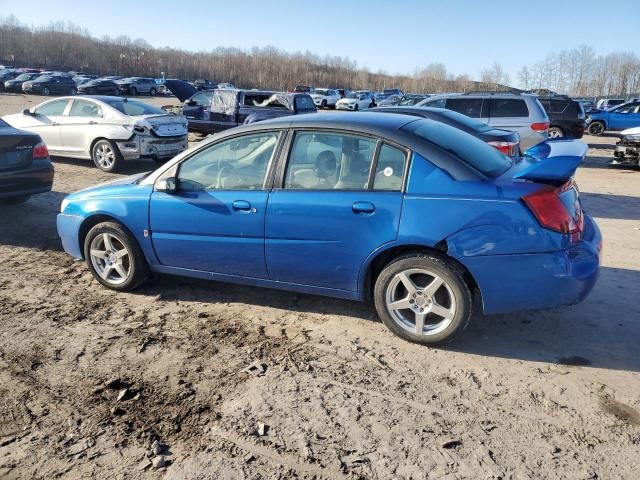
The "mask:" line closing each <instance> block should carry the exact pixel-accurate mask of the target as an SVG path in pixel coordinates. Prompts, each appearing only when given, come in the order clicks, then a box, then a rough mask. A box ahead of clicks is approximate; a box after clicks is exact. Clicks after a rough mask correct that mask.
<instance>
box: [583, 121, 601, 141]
mask: <svg viewBox="0 0 640 480" xmlns="http://www.w3.org/2000/svg"><path fill="white" fill-rule="evenodd" d="M604 130H605V126H604V123H602V122H599V121H596V122H591V123H590V124H589V128H588V129H587V131H588V132H589V134H590V135H595V136H596V137H599V136H600V135H602V134H603V133H604Z"/></svg>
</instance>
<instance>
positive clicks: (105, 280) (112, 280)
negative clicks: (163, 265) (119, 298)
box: [84, 222, 149, 292]
mask: <svg viewBox="0 0 640 480" xmlns="http://www.w3.org/2000/svg"><path fill="white" fill-rule="evenodd" d="M84 258H85V260H86V262H87V266H88V267H89V270H91V273H92V274H93V276H94V278H95V279H96V280H97V281H98V282H100V283H101V284H102V285H104V286H105V287H107V288H110V289H112V290H118V291H121V292H128V291H130V290H133V289H135V288H137V287H139V286H140V285H141V284H142V283H144V281H145V280H146V279H147V276H148V274H149V269H148V267H147V263H146V260H145V258H144V254H143V253H142V250H141V249H140V246H139V245H138V242H136V240H135V238H133V236H132V235H131V234H130V233H129V232H128V231H127V230H126V229H125V228H124V227H123V226H122V225H120V224H117V223H114V222H102V223H99V224H97V225H96V226H94V227H93V228H92V229H91V230H89V233H87V236H86V237H85V239H84Z"/></svg>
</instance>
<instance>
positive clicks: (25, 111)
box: [22, 108, 35, 115]
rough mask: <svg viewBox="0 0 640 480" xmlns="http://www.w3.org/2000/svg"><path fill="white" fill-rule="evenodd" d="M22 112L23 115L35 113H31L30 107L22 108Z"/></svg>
mask: <svg viewBox="0 0 640 480" xmlns="http://www.w3.org/2000/svg"><path fill="white" fill-rule="evenodd" d="M22 114H23V115H35V113H33V112H32V111H31V109H30V108H25V109H24V110H22Z"/></svg>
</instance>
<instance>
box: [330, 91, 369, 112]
mask: <svg viewBox="0 0 640 480" xmlns="http://www.w3.org/2000/svg"><path fill="white" fill-rule="evenodd" d="M373 103H374V100H373V96H372V95H371V93H370V92H352V93H350V94H349V95H347V96H346V97H344V98H341V99H340V100H338V102H337V103H336V109H338V110H353V111H357V110H363V109H365V108H371V107H372V106H373Z"/></svg>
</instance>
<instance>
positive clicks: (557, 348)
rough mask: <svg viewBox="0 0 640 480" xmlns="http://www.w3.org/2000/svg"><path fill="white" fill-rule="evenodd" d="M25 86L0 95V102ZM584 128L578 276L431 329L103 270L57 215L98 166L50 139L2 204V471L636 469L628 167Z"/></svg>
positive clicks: (175, 473) (453, 474) (638, 317)
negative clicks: (519, 308)
mask: <svg viewBox="0 0 640 480" xmlns="http://www.w3.org/2000/svg"><path fill="white" fill-rule="evenodd" d="M40 101H42V98H41V97H25V96H22V95H0V115H4V114H8V113H14V112H17V111H19V110H20V109H22V108H25V107H30V106H33V105H36V104H37V103H39V102H40ZM172 101H173V102H175V100H168V101H167V100H166V99H154V100H153V102H154V103H156V104H166V103H172ZM585 141H587V142H588V143H589V144H590V146H591V148H590V151H589V157H588V159H587V160H586V162H585V164H584V165H583V166H582V167H581V168H580V169H579V171H578V174H577V180H578V183H579V186H580V188H581V191H582V201H583V204H584V206H585V209H586V210H587V211H588V212H589V213H590V214H591V215H593V216H594V217H595V218H596V219H597V222H598V224H599V225H600V228H601V229H602V232H603V235H604V239H605V247H604V258H603V263H602V273H601V278H600V280H599V282H598V284H597V286H596V287H595V289H594V291H593V293H592V294H591V296H590V297H589V298H588V299H587V300H586V301H584V302H583V303H582V304H580V305H577V306H575V307H571V308H563V309H558V310H555V311H544V312H533V313H526V314H518V315H504V316H493V317H486V318H483V317H480V316H478V317H476V318H474V320H473V322H472V325H470V327H469V329H468V330H467V331H466V333H465V334H464V335H463V336H462V338H460V339H459V341H457V342H455V343H454V344H453V345H451V346H450V347H448V348H446V349H429V348H424V347H419V346H416V345H412V344H409V343H406V342H404V341H402V340H400V339H398V338H396V337H395V336H393V335H392V334H390V333H389V332H388V331H386V330H385V328H384V327H383V325H382V324H381V323H380V322H379V320H378V319H377V317H376V315H375V312H374V310H373V309H372V308H371V307H369V306H367V305H363V304H359V303H355V302H349V301H342V300H334V299H328V298H322V297H315V296H307V295H298V294H292V293H287V292H279V291H272V290H266V289H258V288H252V287H243V286H234V285H227V284H221V283H215V282H204V281H196V280H190V279H183V278H175V277H168V276H160V277H158V278H156V279H155V281H153V282H151V283H149V284H148V285H147V286H145V287H144V288H141V289H140V290H137V291H136V292H134V293H130V294H121V293H115V292H112V291H109V290H107V289H105V288H102V287H101V286H100V285H99V284H98V283H97V282H96V281H94V280H93V279H92V277H91V274H90V273H89V271H88V269H87V268H86V266H85V264H84V263H82V262H75V261H74V260H73V259H72V258H70V257H69V256H68V255H66V254H65V253H64V252H63V251H62V247H61V244H60V241H59V239H58V235H57V233H56V226H55V220H56V213H57V212H58V210H59V206H60V202H61V200H62V198H63V197H64V196H65V194H67V193H68V192H71V191H75V190H78V189H81V188H84V187H87V186H90V185H92V184H95V183H98V182H102V181H106V180H109V179H113V178H114V177H115V176H114V175H109V174H105V173H101V172H99V171H98V170H97V169H95V168H93V167H92V166H91V164H90V163H89V162H88V161H81V160H77V161H76V160H57V161H56V162H55V167H56V177H55V184H54V187H53V191H52V192H51V193H48V194H44V195H38V196H36V197H34V198H32V199H31V200H30V201H29V202H28V203H26V204H24V205H22V206H12V207H7V206H5V207H2V208H1V209H0V478H3V479H13V478H23V479H32V478H88V477H91V478H93V477H95V478H109V479H111V478H116V479H119V478H123V479H124V478H126V479H139V478H168V479H186V478H189V479H191V478H197V479H244V478H248V479H290V478H301V479H312V478H314V479H321V478H322V479H324V478H327V479H338V478H349V479H360V478H362V479H395V478H406V479H423V478H446V479H458V478H473V479H483V478H494V479H497V478H504V479H508V478H514V479H521V478H536V479H537V478H545V479H546V478H570V479H596V478H598V479H600V478H603V479H618V478H625V479H631V478H638V475H639V472H640V374H639V372H640V301H639V297H638V286H639V285H640V198H639V197H640V171H634V170H628V169H625V168H616V169H611V168H608V167H607V165H606V162H607V160H608V159H609V158H610V157H611V149H612V147H611V145H612V143H613V141H614V139H611V138H593V137H585ZM153 167H154V164H153V162H151V161H148V162H147V161H144V162H143V161H140V162H131V163H129V164H127V168H126V171H125V172H123V174H132V173H136V172H140V171H145V170H149V169H152V168H153ZM156 440H157V441H159V442H160V444H158V443H156V444H155V445H154V446H155V452H156V453H160V454H162V456H157V455H155V454H154V453H153V452H152V450H153V449H152V444H153V442H154V441H156ZM161 460H163V461H165V462H166V466H164V467H161V468H156V467H157V466H159V465H161V463H162V462H161ZM152 461H155V462H156V464H155V465H152ZM158 462H160V463H158Z"/></svg>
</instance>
